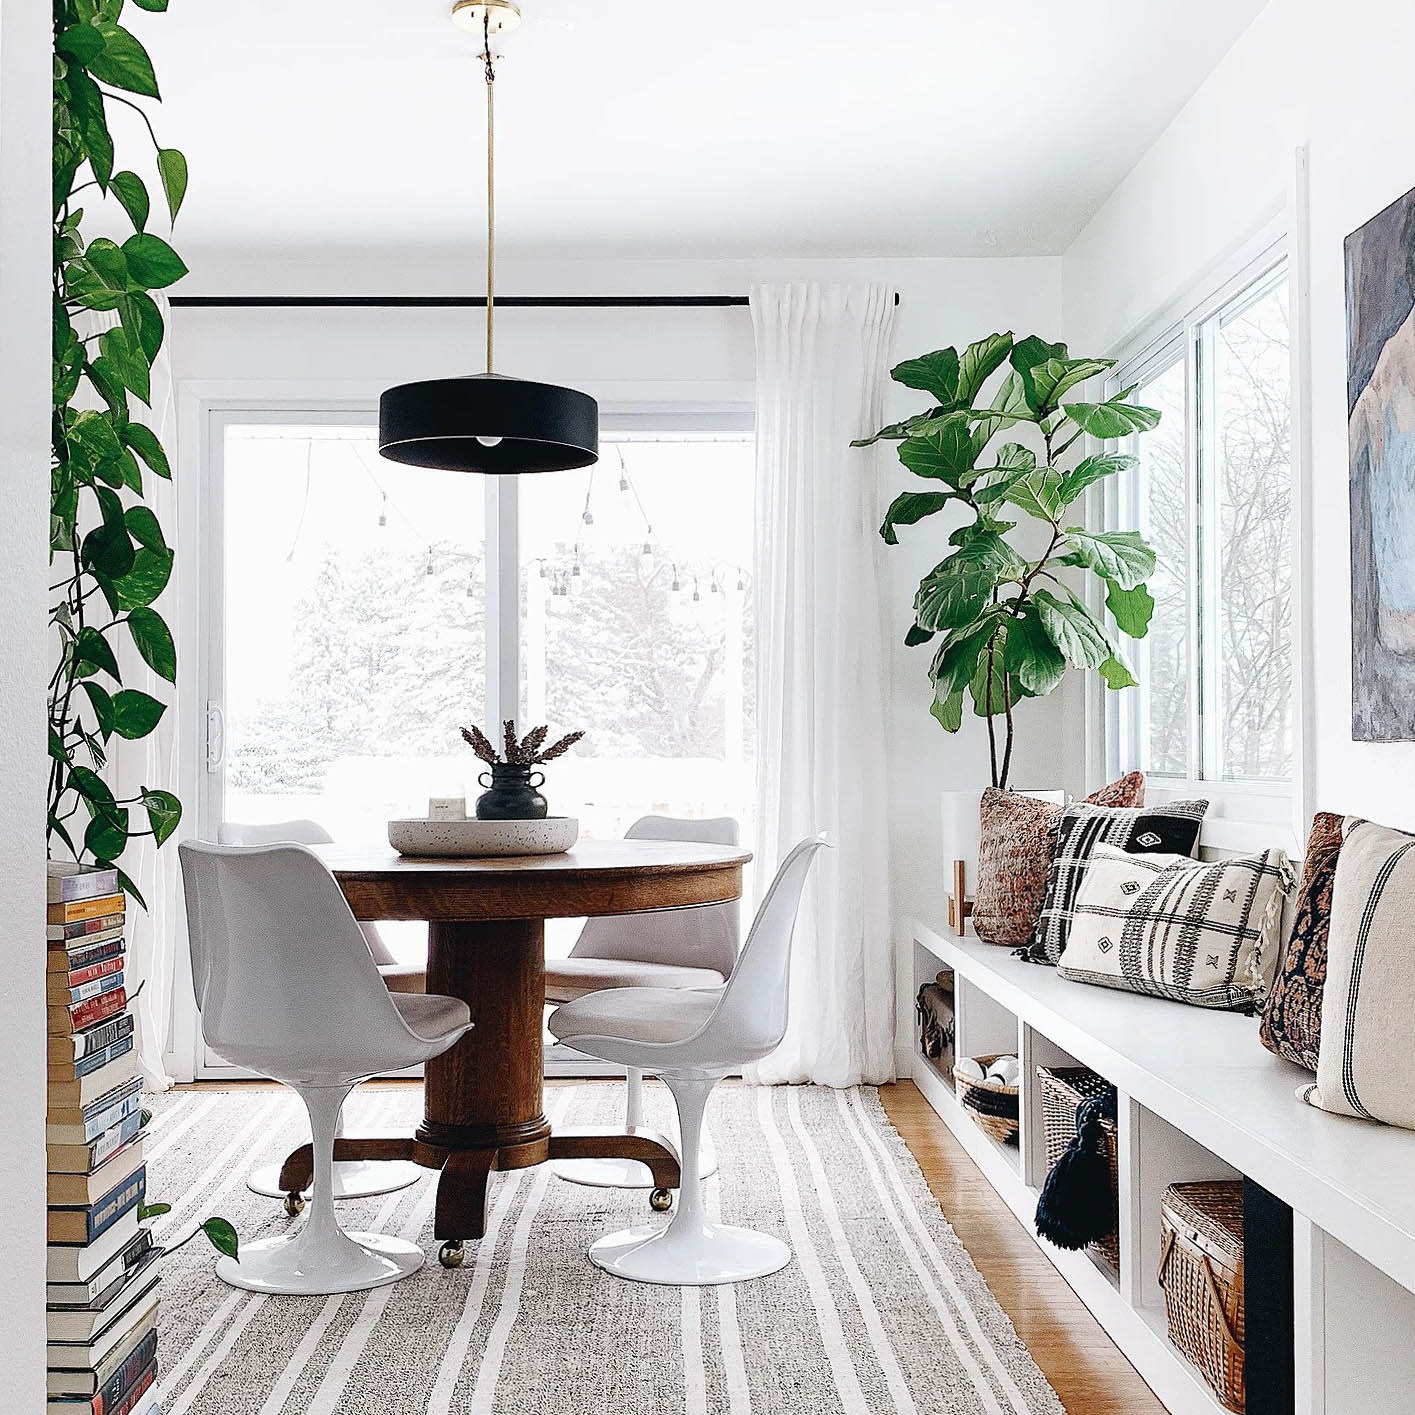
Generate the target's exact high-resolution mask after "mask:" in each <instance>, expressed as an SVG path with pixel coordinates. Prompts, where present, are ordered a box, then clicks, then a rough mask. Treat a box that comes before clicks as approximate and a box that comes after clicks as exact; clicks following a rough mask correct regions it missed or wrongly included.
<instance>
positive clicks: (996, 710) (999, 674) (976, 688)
mask: <svg viewBox="0 0 1415 1415" xmlns="http://www.w3.org/2000/svg"><path fill="white" fill-rule="evenodd" d="M1006 652H1007V634H1006V632H1005V630H1003V629H999V630H998V631H997V634H996V636H995V638H994V640H993V646H992V660H991V662H989V660H988V654H987V651H986V646H985V647H984V651H983V652H982V653H980V654H979V655H978V668H977V672H975V673H974V674H973V678H972V681H971V682H970V683H969V684H968V695H969V697H971V698H972V699H973V715H974V716H975V717H999V716H1001V715H1002V714H1003V713H1005V712H1006V711H1007V670H1006V668H1005V667H1004V666H1003V659H1004V657H1005V655H1006Z"/></svg>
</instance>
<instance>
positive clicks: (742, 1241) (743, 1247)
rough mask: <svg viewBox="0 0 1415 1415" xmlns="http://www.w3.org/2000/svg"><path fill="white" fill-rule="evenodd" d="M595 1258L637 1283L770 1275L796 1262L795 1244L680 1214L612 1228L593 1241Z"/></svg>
mask: <svg viewBox="0 0 1415 1415" xmlns="http://www.w3.org/2000/svg"><path fill="white" fill-rule="evenodd" d="M590 1261H591V1262H592V1263H594V1264H595V1265H596V1266H597V1267H601V1268H603V1269H604V1270H605V1272H609V1273H613V1274H614V1275H615V1277H622V1278H627V1279H628V1280H629V1281H631V1282H658V1283H665V1284H669V1285H672V1286H675V1287H710V1286H713V1285H715V1284H717V1283H723V1282H745V1281H746V1280H747V1279H748V1278H754V1277H766V1276H767V1275H768V1274H770V1273H774V1272H776V1271H778V1270H779V1269H781V1268H784V1267H785V1266H786V1264H787V1263H789V1262H790V1261H791V1249H790V1248H788V1247H787V1246H786V1244H784V1243H783V1242H782V1241H781V1240H780V1239H779V1238H774V1237H772V1235H771V1234H769V1233H757V1232H755V1231H754V1230H752V1229H750V1228H734V1227H732V1225H730V1224H725V1223H693V1224H686V1225H685V1224H683V1223H682V1222H681V1221H680V1220H678V1219H675V1220H674V1221H673V1222H672V1223H670V1224H669V1225H668V1227H667V1228H663V1227H660V1226H659V1225H657V1224H643V1225H640V1226H639V1227H637V1228H628V1229H625V1230H624V1231H623V1232H622V1233H611V1234H610V1235H609V1236H608V1237H606V1238H601V1239H600V1240H599V1241H598V1242H597V1243H595V1244H593V1245H592V1246H591V1248H590Z"/></svg>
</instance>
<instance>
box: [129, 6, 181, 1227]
mask: <svg viewBox="0 0 1415 1415" xmlns="http://www.w3.org/2000/svg"><path fill="white" fill-rule="evenodd" d="M134 3H136V4H141V3H142V0H134ZM171 1212H172V1205H171V1204H139V1205H138V1222H139V1223H146V1222H147V1220H148V1219H150V1218H161V1217H162V1215H163V1214H170V1213H171Z"/></svg>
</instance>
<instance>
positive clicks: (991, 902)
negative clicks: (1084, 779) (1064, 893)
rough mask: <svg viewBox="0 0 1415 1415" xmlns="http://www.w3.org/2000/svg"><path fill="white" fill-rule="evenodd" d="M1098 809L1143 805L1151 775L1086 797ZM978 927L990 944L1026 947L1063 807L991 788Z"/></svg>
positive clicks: (985, 806) (984, 815) (982, 843)
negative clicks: (1147, 779)
mask: <svg viewBox="0 0 1415 1415" xmlns="http://www.w3.org/2000/svg"><path fill="white" fill-rule="evenodd" d="M1086 800H1087V802H1088V803H1089V804H1090V805H1093V806H1128V807H1135V806H1143V805H1144V804H1145V774H1144V772H1141V771H1132V772H1130V773H1129V774H1128V775H1126V776H1122V777H1121V778H1120V780H1119V781H1112V782H1111V783H1110V785H1109V786H1102V787H1101V789H1100V790H1099V791H1097V792H1095V794H1094V795H1091V796H1087V797H1086ZM979 810H980V813H981V821H980V825H981V834H980V839H979V844H978V883H977V887H976V889H975V891H974V898H973V928H974V930H975V931H976V932H977V935H978V937H979V938H980V939H982V940H983V942H984V943H995V944H998V945H1000V946H1002V947H1007V948H1020V947H1022V945H1023V944H1025V943H1026V942H1027V941H1028V940H1029V939H1030V938H1031V937H1032V931H1033V929H1035V928H1036V925H1037V916H1038V915H1039V914H1040V913H1041V911H1042V903H1043V901H1044V900H1045V899H1046V892H1047V874H1048V872H1049V871H1050V869H1051V856H1052V851H1053V849H1054V848H1055V844H1056V827H1057V824H1058V823H1059V822H1060V820H1061V812H1062V807H1060V806H1057V805H1053V804H1052V803H1051V802H1050V801H1038V800H1036V799H1034V798H1033V797H1031V796H1022V795H1019V794H1018V793H1017V792H1016V791H1000V790H998V788H997V787H995V786H990V787H989V788H988V789H987V790H986V791H984V792H983V799H982V804H981V806H980V807H979Z"/></svg>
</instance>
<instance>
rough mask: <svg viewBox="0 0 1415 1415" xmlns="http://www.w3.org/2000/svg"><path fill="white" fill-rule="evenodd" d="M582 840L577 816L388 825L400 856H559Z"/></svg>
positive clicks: (389, 840) (410, 821)
mask: <svg viewBox="0 0 1415 1415" xmlns="http://www.w3.org/2000/svg"><path fill="white" fill-rule="evenodd" d="M579 838H580V822H579V821H577V820H576V819H575V818H574V817H573V816H548V817H547V818H546V819H545V820H533V821H480V820H464V821H430V820H395V821H389V822H388V843H389V844H390V845H391V846H392V847H393V848H394V849H395V850H396V851H397V852H398V853H399V854H400V855H436V856H443V857H449V858H458V857H460V858H462V859H482V858H487V857H490V856H497V855H559V854H561V853H562V852H563V851H565V850H568V849H569V848H570V847H571V846H572V845H573V844H574V843H575V842H576V841H577V840H578V839H579Z"/></svg>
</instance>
